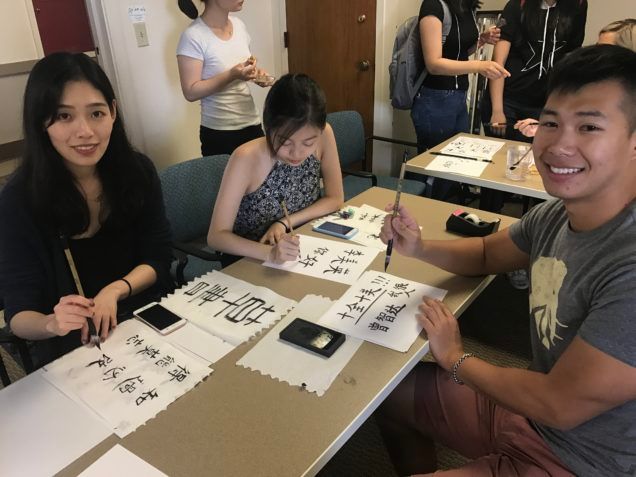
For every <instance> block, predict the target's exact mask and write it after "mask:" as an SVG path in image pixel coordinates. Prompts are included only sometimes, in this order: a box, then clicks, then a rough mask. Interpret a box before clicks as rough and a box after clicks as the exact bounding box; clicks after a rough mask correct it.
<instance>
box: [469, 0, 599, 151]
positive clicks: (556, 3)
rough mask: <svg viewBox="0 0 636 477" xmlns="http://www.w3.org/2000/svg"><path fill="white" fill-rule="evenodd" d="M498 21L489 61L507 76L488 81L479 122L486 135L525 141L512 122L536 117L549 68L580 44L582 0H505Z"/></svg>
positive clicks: (584, 2) (584, 4) (584, 16)
mask: <svg viewBox="0 0 636 477" xmlns="http://www.w3.org/2000/svg"><path fill="white" fill-rule="evenodd" d="M502 18H504V19H505V20H506V23H505V25H504V26H503V27H502V28H501V41H499V42H498V43H497V45H496V46H495V49H494V52H493V60H494V61H496V62H497V63H499V64H500V65H505V67H506V69H508V71H510V73H511V76H510V77H509V78H507V79H504V78H500V79H495V80H494V81H490V84H489V87H488V89H489V94H487V95H484V101H483V102H482V109H481V110H482V121H483V122H484V123H485V124H486V123H490V124H491V126H487V127H486V128H485V131H486V134H487V135H489V136H503V137H505V138H507V139H513V140H517V141H524V140H527V139H526V138H525V137H524V136H523V134H521V133H520V132H519V131H518V130H516V129H515V128H514V124H515V123H516V122H517V121H518V120H520V119H524V118H534V119H535V120H536V119H538V118H539V114H540V113H541V109H542V108H543V105H544V103H545V100H546V90H547V85H548V78H549V76H550V72H551V71H552V68H553V67H554V65H556V64H557V63H558V62H559V61H560V60H561V59H562V58H563V57H564V56H565V55H566V54H568V53H569V52H571V51H572V50H575V49H576V48H578V47H580V46H581V44H582V43H583V38H584V37H585V22H586V19H587V0H510V1H509V2H508V3H507V4H506V6H505V7H504V10H503V13H502Z"/></svg>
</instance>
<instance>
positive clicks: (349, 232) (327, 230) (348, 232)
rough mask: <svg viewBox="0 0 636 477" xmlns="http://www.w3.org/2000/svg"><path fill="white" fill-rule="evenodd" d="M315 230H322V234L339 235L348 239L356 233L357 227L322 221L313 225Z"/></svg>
mask: <svg viewBox="0 0 636 477" xmlns="http://www.w3.org/2000/svg"><path fill="white" fill-rule="evenodd" d="M313 230H315V231H316V232H322V233H323V234H327V235H333V236H334V237H340V238H343V239H347V240H349V239H350V238H351V237H353V236H354V235H355V234H357V233H358V229H357V228H355V227H350V226H348V225H344V224H337V223H335V222H323V223H322V224H320V225H316V226H314V227H313Z"/></svg>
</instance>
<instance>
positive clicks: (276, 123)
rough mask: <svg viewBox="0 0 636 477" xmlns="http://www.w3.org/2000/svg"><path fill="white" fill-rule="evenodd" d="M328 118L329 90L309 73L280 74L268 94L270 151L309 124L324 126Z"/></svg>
mask: <svg viewBox="0 0 636 477" xmlns="http://www.w3.org/2000/svg"><path fill="white" fill-rule="evenodd" d="M326 122H327V100H326V98H325V93H324V92H323V90H322V89H321V88H320V86H318V83H316V82H315V81H314V80H313V79H311V78H310V77H309V76H307V75H305V74H291V73H288V74H286V75H283V76H281V77H280V79H279V80H278V81H276V83H274V85H273V86H272V88H271V89H270V90H269V93H267V98H265V106H264V108H263V129H264V130H265V138H266V139H267V145H268V146H269V149H270V152H271V153H272V154H276V153H277V152H278V149H279V148H280V146H281V145H282V144H283V143H284V142H285V141H286V140H287V139H289V138H290V137H291V136H293V134H294V133H295V132H296V131H298V130H299V129H300V128H302V127H303V126H305V125H310V126H315V127H317V128H319V129H321V130H322V129H324V128H325V124H326Z"/></svg>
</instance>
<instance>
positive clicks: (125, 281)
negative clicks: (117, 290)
mask: <svg viewBox="0 0 636 477" xmlns="http://www.w3.org/2000/svg"><path fill="white" fill-rule="evenodd" d="M120 280H121V281H122V282H124V283H125V284H126V285H128V295H127V296H126V298H129V297H130V295H132V285H131V284H130V282H129V281H128V280H126V279H125V278H120Z"/></svg>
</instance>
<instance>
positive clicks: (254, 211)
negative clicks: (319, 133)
mask: <svg viewBox="0 0 636 477" xmlns="http://www.w3.org/2000/svg"><path fill="white" fill-rule="evenodd" d="M319 197H320V160H318V159H317V158H316V157H315V156H314V155H313V154H312V155H311V156H309V157H308V158H307V159H306V160H305V161H304V162H303V163H302V164H301V165H299V166H291V165H289V164H285V163H283V162H280V161H277V162H276V164H274V167H273V168H272V170H271V171H270V173H269V174H268V176H267V178H266V179H265V181H264V182H263V183H262V184H261V185H260V187H259V188H258V189H256V190H255V191H254V192H252V193H250V194H247V195H245V196H244V197H243V200H241V205H240V206H239V210H238V213H237V215H236V220H235V221H234V233H235V234H236V235H240V236H241V237H245V238H247V239H250V240H260V239H261V237H262V236H263V235H264V234H265V232H266V231H267V229H269V227H270V225H272V223H273V222H274V221H276V220H278V219H281V218H282V217H283V216H284V215H285V214H284V213H283V209H282V207H281V202H282V201H283V200H284V201H285V205H286V207H287V211H288V212H289V213H290V214H293V213H294V212H297V211H299V210H302V209H305V208H307V207H309V206H310V205H311V204H313V203H314V202H316V201H317V200H318V198H319Z"/></svg>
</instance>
